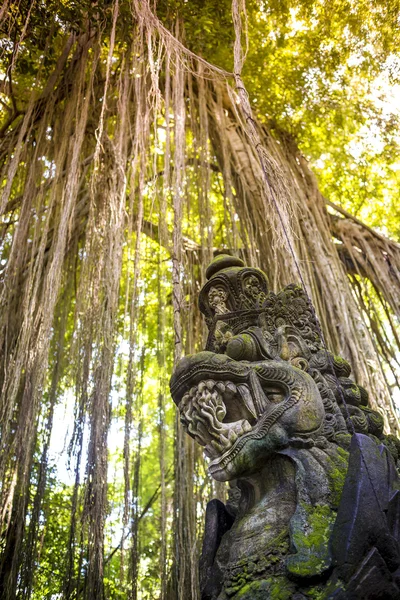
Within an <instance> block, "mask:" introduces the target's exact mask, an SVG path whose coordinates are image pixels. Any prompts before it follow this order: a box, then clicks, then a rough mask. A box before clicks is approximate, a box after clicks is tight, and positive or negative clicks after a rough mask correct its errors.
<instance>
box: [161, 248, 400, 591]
mask: <svg viewBox="0 0 400 600" xmlns="http://www.w3.org/2000/svg"><path fill="white" fill-rule="evenodd" d="M206 276H207V283H206V284H205V285H204V287H203V289H202V290H201V292H200V299H199V303H200V310H201V311H202V313H203V314H204V315H205V318H206V322H207V325H208V329H209V337H208V341H207V346H206V350H205V351H203V352H199V353H197V354H194V355H190V356H186V357H185V358H183V359H182V360H181V361H180V363H179V364H178V365H177V367H176V370H175V372H174V374H173V376H172V378H171V393H172V397H173V399H174V401H175V403H176V404H177V406H178V407H179V411H180V415H181V422H182V424H183V426H184V428H185V429H186V430H187V432H188V434H189V435H190V436H192V437H193V438H194V439H195V440H196V442H198V443H199V444H201V445H202V446H203V447H204V453H205V455H206V456H207V457H208V459H209V466H208V470H209V473H210V474H211V475H212V477H214V478H215V479H216V480H218V481H227V482H229V484H230V492H229V501H228V502H227V504H226V505H225V504H223V503H222V502H220V501H219V500H216V499H215V500H212V501H211V502H209V503H208V505H207V510H206V524H205V535H204V541H203V551H202V556H201V560H200V587H201V594H202V596H201V597H202V600H239V599H240V600H257V599H260V600H261V599H262V600H264V599H269V598H271V599H273V598H274V599H279V600H287V599H293V600H304V599H306V598H310V599H315V600H316V599H318V600H322V599H332V600H333V599H335V600H345V599H347V600H358V599H359V600H361V599H362V600H365V599H368V598H371V599H374V600H376V599H377V598H382V599H383V598H384V599H385V600H390V599H393V600H394V599H399V598H400V544H399V541H400V500H399V499H400V495H399V489H400V480H399V477H398V475H397V470H396V466H397V461H398V459H399V456H400V442H399V441H398V440H397V438H395V437H394V436H390V435H384V433H383V419H382V416H381V415H380V414H379V413H378V412H377V411H374V410H372V409H371V408H369V407H368V393H367V391H366V390H365V389H364V388H362V387H361V386H359V385H357V384H356V383H354V381H353V380H352V379H350V371H351V369H350V365H349V363H348V362H347V361H346V360H344V359H343V358H341V357H338V356H335V355H333V354H332V353H330V352H328V351H327V350H326V349H325V347H324V344H323V342H322V340H321V336H320V329H319V327H318V323H317V321H316V317H315V312H314V309H313V307H312V306H311V304H310V302H309V299H308V297H307V296H306V294H305V292H304V291H303V290H302V288H301V287H299V286H296V285H289V286H287V287H286V288H285V289H284V290H283V291H281V292H280V293H278V294H274V293H272V292H270V291H269V290H268V286H267V280H266V277H265V275H264V273H263V272H262V271H260V270H259V269H254V268H250V267H246V266H245V265H244V263H243V261H241V260H240V259H239V258H236V257H233V256H229V255H219V256H217V257H216V258H215V259H214V260H213V262H212V263H211V264H210V266H209V267H208V269H207V272H206Z"/></svg>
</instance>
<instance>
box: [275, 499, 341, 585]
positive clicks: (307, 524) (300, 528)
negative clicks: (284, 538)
mask: <svg viewBox="0 0 400 600" xmlns="http://www.w3.org/2000/svg"><path fill="white" fill-rule="evenodd" d="M335 517H336V515H335V513H333V512H332V510H331V508H330V507H329V506H327V505H323V504H317V505H316V506H314V507H312V506H310V505H308V504H305V503H302V504H301V512H300V516H299V519H298V523H297V524H296V526H295V527H294V529H293V533H292V542H293V543H294V546H295V548H296V550H297V553H296V554H294V555H292V556H289V557H288V559H287V561H286V567H287V569H288V572H289V573H290V574H291V575H293V576H296V577H310V576H315V575H319V574H321V573H323V572H324V571H326V570H327V569H328V568H329V566H330V556H329V551H328V541H329V537H330V534H331V531H332V527H333V523H334V521H335Z"/></svg>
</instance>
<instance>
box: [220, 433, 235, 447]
mask: <svg viewBox="0 0 400 600" xmlns="http://www.w3.org/2000/svg"><path fill="white" fill-rule="evenodd" d="M228 435H229V434H228ZM220 440H221V442H222V443H223V445H224V446H225V447H229V446H231V445H232V443H231V441H230V439H229V438H227V437H226V436H225V435H224V434H223V433H221V434H220Z"/></svg>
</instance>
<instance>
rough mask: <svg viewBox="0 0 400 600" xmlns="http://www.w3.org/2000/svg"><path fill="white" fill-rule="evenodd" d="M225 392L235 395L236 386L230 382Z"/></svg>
mask: <svg viewBox="0 0 400 600" xmlns="http://www.w3.org/2000/svg"><path fill="white" fill-rule="evenodd" d="M226 391H229V392H231V393H232V394H236V392H237V387H236V385H235V384H234V383H232V382H231V381H229V382H228V383H227V384H226Z"/></svg>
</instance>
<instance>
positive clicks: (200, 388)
mask: <svg viewBox="0 0 400 600" xmlns="http://www.w3.org/2000/svg"><path fill="white" fill-rule="evenodd" d="M197 387H198V390H199V392H202V391H204V388H205V387H206V383H205V381H200V383H199V385H198V386H197Z"/></svg>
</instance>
